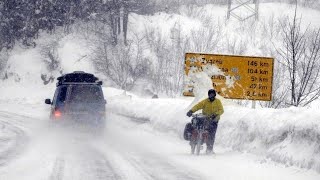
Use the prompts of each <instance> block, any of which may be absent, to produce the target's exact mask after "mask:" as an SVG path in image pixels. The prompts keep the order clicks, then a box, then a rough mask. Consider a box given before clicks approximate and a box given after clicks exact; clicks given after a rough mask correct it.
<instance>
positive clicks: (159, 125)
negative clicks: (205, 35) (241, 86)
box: [0, 3, 320, 180]
mask: <svg viewBox="0 0 320 180" xmlns="http://www.w3.org/2000/svg"><path fill="white" fill-rule="evenodd" d="M260 8H261V14H268V16H262V17H261V22H266V21H270V19H272V17H277V18H278V17H281V16H282V15H285V14H291V13H292V12H293V11H294V7H293V6H289V5H286V4H276V5H275V4H274V3H266V4H263V5H262V6H261V7H260ZM225 10H226V7H224V6H221V7H220V6H218V7H217V6H213V5H207V6H205V7H199V8H195V9H192V11H191V10H190V9H187V8H181V10H180V11H181V12H180V14H166V13H158V14H155V15H154V16H141V15H135V14H133V15H131V16H130V22H132V23H131V24H130V26H131V29H135V32H138V33H143V32H144V30H145V29H144V28H154V29H155V30H157V31H160V32H161V33H163V34H164V36H169V34H171V32H170V29H171V28H172V27H173V26H175V24H176V23H177V22H179V23H181V25H182V33H183V34H188V33H190V31H192V30H195V29H197V28H201V27H203V26H204V25H206V24H205V23H206V22H214V24H217V23H218V24H219V23H222V24H224V23H225V22H224V18H225ZM301 11H302V12H308V13H303V15H304V16H303V17H302V18H303V19H304V21H303V23H304V25H309V24H310V25H311V26H319V24H320V13H319V11H316V10H312V9H307V8H301ZM206 17H212V18H211V19H210V18H209V19H208V18H206ZM209 24H210V23H209ZM246 25H248V24H241V23H238V22H236V21H234V20H231V21H230V22H229V23H226V24H225V27H224V29H223V34H222V35H223V36H224V37H225V38H226V39H228V38H230V39H233V38H236V37H242V36H243V37H245V39H247V40H248V48H247V50H246V51H245V52H244V53H249V54H247V55H266V52H264V51H263V49H261V47H262V46H263V42H264V43H266V41H267V40H266V39H268V38H269V36H266V35H265V34H263V33H262V32H261V33H259V34H256V36H255V37H253V36H249V35H248V34H247V35H246V34H242V33H239V32H241V31H242V30H244V29H245V30H246V31H245V32H247V30H248V29H250V27H246V28H245V26H246ZM260 25H261V24H260ZM133 27H134V28H133ZM260 28H261V27H260ZM260 28H259V27H258V28H256V29H255V30H254V31H259V30H260ZM42 36H43V37H42V38H40V39H39V40H38V42H37V43H38V44H39V46H37V47H36V48H35V49H23V48H21V47H19V46H16V47H15V49H14V50H13V52H12V54H11V55H10V58H9V61H8V66H9V68H8V72H9V79H7V80H5V81H0V179H10V180H11V179H12V180H15V179H21V178H23V179H30V180H31V179H32V180H38V179H50V180H56V179H59V180H61V179H249V180H251V179H266V180H267V179H268V180H269V179H272V180H273V179H279V180H280V179H290V180H294V179H297V180H301V179H303V180H305V179H314V180H316V179H317V180H318V179H320V122H319V119H320V112H319V111H318V109H319V107H320V103H319V101H316V102H314V103H313V104H311V105H310V106H309V107H305V108H296V107H291V108H285V109H268V108H257V109H251V108H247V107H241V106H239V105H237V104H235V103H233V102H232V101H230V100H225V99H222V103H223V105H224V108H225V113H224V114H223V116H222V118H221V122H220V123H219V127H218V132H217V139H216V147H215V152H216V155H212V156H206V155H201V156H192V155H190V153H189V152H190V147H189V145H188V142H186V141H184V140H183V138H182V131H183V128H184V125H185V123H186V122H189V121H190V119H189V118H187V117H186V112H187V111H188V110H189V108H190V105H191V104H192V103H194V102H193V100H194V99H193V98H186V97H178V98H167V97H163V96H160V98H159V99H151V97H150V96H149V95H143V94H144V93H143V92H137V90H136V91H135V92H126V93H124V91H123V90H121V89H117V88H111V87H109V86H108V85H110V84H112V83H110V82H104V84H105V85H104V94H105V97H106V99H107V101H108V104H107V117H108V118H107V120H108V123H107V126H106V130H105V132H104V134H103V135H101V136H96V135H92V134H86V133H83V132H79V131H78V130H70V129H60V128H58V129H57V128H52V127H51V125H52V124H50V122H49V119H48V115H49V106H47V105H45V104H44V99H45V98H52V96H53V93H54V89H55V83H51V84H48V85H46V86H44V85H43V84H42V81H41V79H40V74H41V73H48V70H47V68H46V64H45V63H44V62H43V59H42V58H43V57H42V56H41V52H40V51H41V49H40V48H39V47H41V45H43V44H46V43H48V42H51V41H52V40H54V39H56V38H57V37H55V36H54V35H50V36H49V35H45V34H42ZM227 37H228V38H227ZM226 39H224V40H222V43H220V46H219V47H217V49H214V50H212V51H216V52H214V53H229V52H228V51H226V49H224V46H225V45H226V43H224V42H225V40H226ZM268 40H270V39H268ZM262 41H263V42H262ZM268 43H270V44H271V42H268ZM270 44H269V45H270ZM57 53H58V54H59V55H60V60H61V62H60V63H61V68H62V70H63V71H64V72H71V71H74V70H84V71H86V72H91V73H96V74H98V75H101V74H100V73H97V71H96V70H95V68H94V66H93V65H92V63H90V61H89V57H88V54H90V53H91V52H90V49H89V48H87V44H86V42H85V41H84V40H83V39H81V38H79V36H78V35H74V34H71V35H68V36H66V37H64V38H61V39H59V41H58V52H57ZM149 53H150V52H149ZM210 53H211V52H210ZM268 53H269V52H268ZM268 53H267V55H270V54H268ZM146 54H148V53H146ZM148 55H149V57H150V59H151V60H152V56H154V55H152V54H148ZM55 73H57V72H55ZM55 75H56V74H55ZM142 86H143V85H142ZM204 92H205V91H204ZM203 96H205V94H203Z"/></svg>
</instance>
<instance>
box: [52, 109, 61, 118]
mask: <svg viewBox="0 0 320 180" xmlns="http://www.w3.org/2000/svg"><path fill="white" fill-rule="evenodd" d="M53 115H54V117H55V118H60V117H61V112H60V111H59V110H55V111H54V113H53Z"/></svg>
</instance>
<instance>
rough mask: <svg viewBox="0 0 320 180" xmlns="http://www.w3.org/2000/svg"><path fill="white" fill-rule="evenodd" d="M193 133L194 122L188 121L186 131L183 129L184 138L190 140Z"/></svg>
mask: <svg viewBox="0 0 320 180" xmlns="http://www.w3.org/2000/svg"><path fill="white" fill-rule="evenodd" d="M191 133H192V124H191V123H187V124H186V126H185V128H184V131H183V138H184V140H187V141H189V140H190V137H191Z"/></svg>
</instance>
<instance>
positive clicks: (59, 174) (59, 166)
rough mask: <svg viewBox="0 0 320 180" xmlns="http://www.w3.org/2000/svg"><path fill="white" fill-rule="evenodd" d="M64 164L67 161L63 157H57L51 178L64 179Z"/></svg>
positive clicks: (55, 179) (50, 179) (51, 179)
mask: <svg viewBox="0 0 320 180" xmlns="http://www.w3.org/2000/svg"><path fill="white" fill-rule="evenodd" d="M64 164H65V161H64V159H62V158H57V159H56V160H55V163H54V166H53V169H52V173H51V175H50V178H49V180H62V179H63V173H64Z"/></svg>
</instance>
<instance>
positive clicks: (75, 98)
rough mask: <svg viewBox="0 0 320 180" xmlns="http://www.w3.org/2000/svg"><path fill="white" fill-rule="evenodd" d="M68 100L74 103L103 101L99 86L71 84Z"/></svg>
mask: <svg viewBox="0 0 320 180" xmlns="http://www.w3.org/2000/svg"><path fill="white" fill-rule="evenodd" d="M70 101H71V102H75V103H101V102H102V101H103V94H102V91H101V89H100V87H99V86H95V85H84V86H73V87H72V89H71V94H70Z"/></svg>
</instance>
